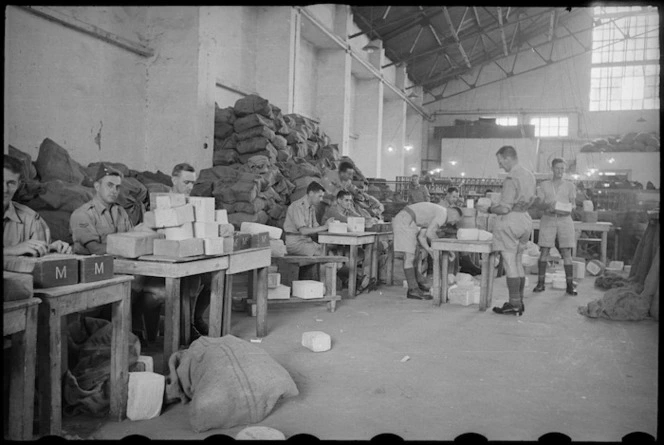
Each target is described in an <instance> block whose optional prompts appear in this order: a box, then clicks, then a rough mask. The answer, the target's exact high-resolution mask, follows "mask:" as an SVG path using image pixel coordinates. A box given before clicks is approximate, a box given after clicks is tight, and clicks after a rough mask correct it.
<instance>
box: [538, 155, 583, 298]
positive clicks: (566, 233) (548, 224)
mask: <svg viewBox="0 0 664 445" xmlns="http://www.w3.org/2000/svg"><path fill="white" fill-rule="evenodd" d="M565 166H566V164H565V161H564V160H562V159H560V158H556V159H554V160H553V161H552V162H551V170H552V171H553V179H551V180H546V181H542V183H540V185H539V187H537V198H538V200H537V202H538V203H539V204H538V205H539V207H540V208H541V210H543V211H544V214H543V215H542V218H541V219H540V229H539V239H538V244H539V246H540V258H539V261H538V263H537V286H535V289H533V292H542V291H544V290H545V287H544V279H545V277H546V264H547V259H548V258H549V250H550V249H551V248H552V247H554V246H555V242H556V238H558V249H559V250H560V254H561V255H562V257H563V267H564V268H565V279H566V282H567V290H566V291H565V292H566V293H567V295H576V294H577V292H576V290H575V289H574V282H573V281H572V280H573V278H574V266H573V265H572V249H573V248H574V246H575V244H576V237H575V233H574V221H572V216H571V212H567V211H561V210H556V208H555V207H556V203H557V202H559V203H563V204H570V205H571V206H572V208H574V205H575V202H576V187H575V186H574V184H573V183H571V182H569V181H566V180H565V179H563V175H564V174H565Z"/></svg>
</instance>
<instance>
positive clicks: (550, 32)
mask: <svg viewBox="0 0 664 445" xmlns="http://www.w3.org/2000/svg"><path fill="white" fill-rule="evenodd" d="M555 26H556V11H555V10H553V11H551V21H550V22H549V36H548V37H549V39H548V40H549V42H550V41H551V39H553V28H554V27H555Z"/></svg>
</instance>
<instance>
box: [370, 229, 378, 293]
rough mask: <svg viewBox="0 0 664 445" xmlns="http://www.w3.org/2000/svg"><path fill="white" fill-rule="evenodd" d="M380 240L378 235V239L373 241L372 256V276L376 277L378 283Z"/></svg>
mask: <svg viewBox="0 0 664 445" xmlns="http://www.w3.org/2000/svg"><path fill="white" fill-rule="evenodd" d="M379 242H380V241H379V240H378V236H376V240H375V241H374V243H373V250H372V253H373V255H372V256H371V276H372V277H373V278H375V279H376V284H378V270H379V268H378V251H379V250H380V249H379V247H378V246H379Z"/></svg>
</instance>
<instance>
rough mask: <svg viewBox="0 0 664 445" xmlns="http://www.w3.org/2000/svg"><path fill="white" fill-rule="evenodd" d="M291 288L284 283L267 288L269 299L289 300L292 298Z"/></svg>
mask: <svg viewBox="0 0 664 445" xmlns="http://www.w3.org/2000/svg"><path fill="white" fill-rule="evenodd" d="M290 294H291V288H290V287H288V286H284V285H283V284H279V285H277V287H274V288H268V289H267V299H268V300H288V299H289V298H290Z"/></svg>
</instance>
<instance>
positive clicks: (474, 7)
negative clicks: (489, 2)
mask: <svg viewBox="0 0 664 445" xmlns="http://www.w3.org/2000/svg"><path fill="white" fill-rule="evenodd" d="M473 12H474V13H475V21H476V22H477V26H479V27H480V28H482V22H480V14H479V13H478V12H477V6H473Z"/></svg>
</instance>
